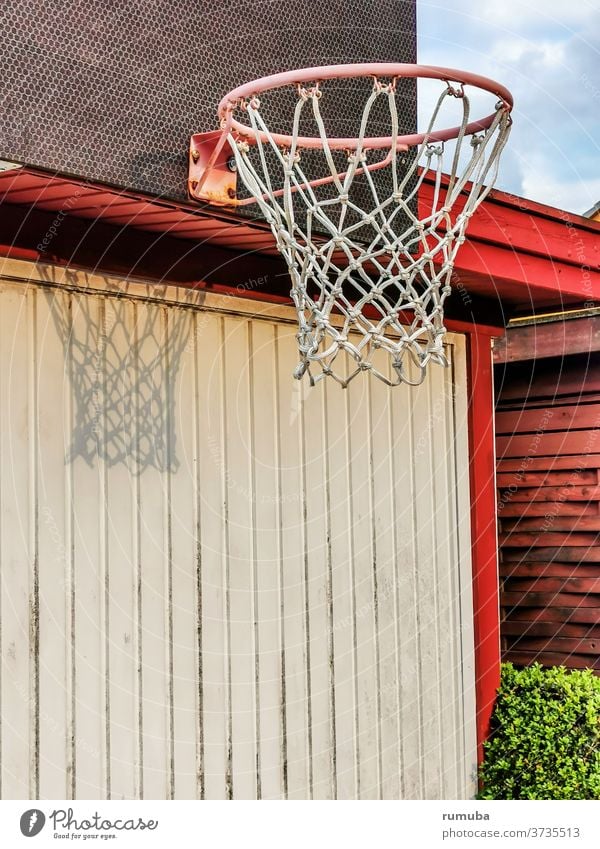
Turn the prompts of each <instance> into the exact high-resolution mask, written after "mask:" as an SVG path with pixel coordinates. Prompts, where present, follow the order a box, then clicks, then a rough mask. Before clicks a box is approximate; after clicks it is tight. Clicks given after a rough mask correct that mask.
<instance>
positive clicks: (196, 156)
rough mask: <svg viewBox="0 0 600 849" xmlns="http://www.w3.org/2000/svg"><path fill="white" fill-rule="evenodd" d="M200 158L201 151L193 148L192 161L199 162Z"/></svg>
mask: <svg viewBox="0 0 600 849" xmlns="http://www.w3.org/2000/svg"><path fill="white" fill-rule="evenodd" d="M199 159H200V151H199V150H196V148H193V149H192V161H193V162H198V160H199Z"/></svg>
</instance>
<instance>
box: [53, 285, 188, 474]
mask: <svg viewBox="0 0 600 849" xmlns="http://www.w3.org/2000/svg"><path fill="white" fill-rule="evenodd" d="M104 279H105V282H106V289H105V290H104V291H101V292H98V291H97V290H96V291H93V290H92V291H90V292H89V293H88V292H85V291H76V292H75V291H58V290H56V289H53V290H46V292H45V296H46V298H47V301H48V306H49V309H50V314H51V316H52V320H53V322H54V325H55V327H56V330H57V332H58V334H59V335H60V338H61V339H62V342H63V346H64V357H65V373H64V379H65V380H68V381H69V384H70V390H71V407H72V432H71V439H70V445H69V447H68V449H67V453H66V458H65V461H66V462H67V463H71V462H73V461H74V460H75V459H76V458H77V457H81V458H82V459H83V460H85V462H86V463H87V464H88V465H90V466H92V465H93V463H94V461H95V460H96V459H101V460H103V461H104V462H105V463H107V464H108V465H109V466H114V465H116V464H118V463H124V464H125V465H127V467H128V468H129V469H130V471H132V472H133V473H135V474H141V473H142V472H143V471H144V469H145V468H147V467H153V468H155V469H158V470H159V471H167V470H168V471H176V470H177V468H178V466H179V461H178V459H177V439H176V430H175V414H174V413H175V410H174V391H175V385H176V381H177V375H178V372H179V368H180V364H181V356H182V354H183V351H184V350H185V347H186V344H187V342H188V340H189V339H190V338H191V333H192V322H193V316H192V314H191V313H190V311H189V310H185V309H173V307H171V306H164V305H160V304H157V303H149V302H147V301H144V300H143V299H141V298H140V295H139V290H140V285H139V284H136V290H137V292H138V294H137V297H136V300H133V299H131V298H128V297H127V289H126V287H125V289H124V287H123V285H122V284H121V285H120V286H118V285H116V284H115V283H114V281H110V280H108V279H106V278H104ZM77 282H78V284H79V287H81V274H80V273H79V274H78V276H77ZM144 288H145V289H146V290H147V297H148V298H151V297H154V298H156V299H159V298H160V297H161V295H162V294H163V293H164V291H165V290H166V288H167V287H166V286H164V287H163V286H160V285H152V286H148V287H144Z"/></svg>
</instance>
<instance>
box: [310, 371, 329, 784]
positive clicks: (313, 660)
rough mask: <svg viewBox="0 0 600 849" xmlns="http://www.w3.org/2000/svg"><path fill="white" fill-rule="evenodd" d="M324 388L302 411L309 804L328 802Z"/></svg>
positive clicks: (326, 524) (316, 393)
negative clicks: (309, 772)
mask: <svg viewBox="0 0 600 849" xmlns="http://www.w3.org/2000/svg"><path fill="white" fill-rule="evenodd" d="M322 389H324V385H322V386H321V389H320V390H319V391H318V392H311V393H309V394H308V396H307V398H306V402H305V404H304V406H303V414H304V415H303V418H304V421H303V426H304V445H305V457H304V464H305V475H306V480H305V488H306V534H307V536H306V555H307V614H308V622H307V624H308V626H309V632H308V635H307V636H308V641H307V642H308V648H309V650H310V657H309V666H310V668H309V670H308V672H309V675H310V706H311V707H310V710H311V743H312V781H313V785H312V787H313V797H314V798H315V799H331V798H333V797H334V776H333V775H332V771H331V755H332V745H333V740H332V733H331V731H332V729H331V718H330V716H329V703H330V692H329V687H330V669H329V647H328V638H329V628H328V605H327V570H328V540H327V531H328V517H327V494H326V489H325V487H326V483H325V478H324V467H325V451H326V450H327V449H326V446H325V444H324V435H323V405H324V391H322Z"/></svg>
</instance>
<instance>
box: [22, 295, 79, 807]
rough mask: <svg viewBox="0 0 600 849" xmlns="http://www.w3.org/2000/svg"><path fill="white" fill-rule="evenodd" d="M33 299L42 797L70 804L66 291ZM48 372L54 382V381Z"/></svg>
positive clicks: (68, 430) (37, 296)
mask: <svg viewBox="0 0 600 849" xmlns="http://www.w3.org/2000/svg"><path fill="white" fill-rule="evenodd" d="M31 294H32V297H34V298H35V301H36V316H35V318H36V324H35V327H34V333H35V351H36V354H37V356H36V358H35V362H34V378H35V381H36V383H37V386H38V405H37V406H38V410H37V416H36V431H37V445H38V448H37V460H38V479H39V503H38V538H39V562H40V570H39V598H40V615H39V629H40V648H39V670H40V696H39V705H40V717H41V722H40V797H41V798H48V797H51V796H52V795H55V794H56V795H64V797H65V798H66V797H67V796H68V794H69V792H70V788H69V786H68V769H67V763H68V762H67V757H68V739H67V727H68V723H67V716H68V701H69V699H68V690H67V666H68V664H69V662H70V658H69V645H70V641H69V639H68V631H69V620H70V610H69V608H70V605H69V600H68V597H67V593H66V586H67V575H68V569H69V565H70V563H69V557H68V550H67V547H66V538H67V531H66V528H67V517H66V509H67V506H66V503H65V453H66V451H67V450H68V442H67V440H68V434H69V433H70V428H69V426H68V425H69V423H68V422H65V421H64V411H65V395H66V394H67V393H68V392H69V383H68V374H67V373H65V367H64V366H65V358H64V352H63V345H64V340H62V339H61V338H60V336H59V334H58V333H57V332H56V329H55V323H54V319H53V316H52V310H58V311H59V312H60V314H61V315H63V316H65V315H68V302H67V295H66V294H65V293H63V292H52V291H44V290H38V291H36V290H33V291H32V293H31ZM47 373H49V374H52V375H53V378H54V379H52V380H48V379H47V377H46V374H47ZM34 440H35V437H34ZM65 443H67V444H65Z"/></svg>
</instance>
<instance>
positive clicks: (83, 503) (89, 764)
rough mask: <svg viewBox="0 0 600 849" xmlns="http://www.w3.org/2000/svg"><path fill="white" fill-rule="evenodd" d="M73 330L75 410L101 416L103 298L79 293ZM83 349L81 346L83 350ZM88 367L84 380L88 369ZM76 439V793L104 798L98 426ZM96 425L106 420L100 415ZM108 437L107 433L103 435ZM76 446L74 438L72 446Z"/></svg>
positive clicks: (74, 542) (101, 573) (88, 796)
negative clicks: (82, 345) (77, 345)
mask: <svg viewBox="0 0 600 849" xmlns="http://www.w3.org/2000/svg"><path fill="white" fill-rule="evenodd" d="M72 333H73V337H74V339H75V340H79V341H81V340H85V344H86V348H85V355H86V357H88V359H86V361H85V363H83V364H82V362H81V359H79V361H78V362H77V363H76V364H75V366H74V368H75V369H78V370H79V375H78V376H79V378H80V380H79V381H77V382H75V383H74V384H72V385H71V389H72V392H74V393H75V392H78V393H79V396H78V398H75V397H74V399H73V405H74V410H75V415H76V416H77V415H79V417H80V418H81V410H82V406H83V405H84V404H85V405H86V413H89V411H90V410H92V409H93V411H94V416H95V417H96V416H97V415H98V410H99V409H100V408H99V405H100V404H101V365H100V363H101V347H100V346H101V340H100V334H101V301H100V299H98V298H95V297H90V298H88V299H87V300H82V299H81V297H80V296H76V297H74V298H73V322H72ZM81 351H82V349H79V353H80V354H81ZM81 372H83V379H81V378H82V374H81ZM77 424H78V428H77V429H76V430H75V434H78V436H75V438H78V439H80V440H81V442H82V443H83V439H84V437H85V440H86V442H85V444H80V445H78V446H77V448H78V449H80V450H82V451H85V453H86V454H87V456H89V457H90V465H88V463H87V462H86V460H85V459H83V458H82V457H80V456H75V457H74V458H70V462H72V463H73V522H74V538H73V545H74V564H75V575H74V583H75V604H76V609H75V651H76V660H75V662H76V667H77V673H76V679H75V687H76V719H75V727H76V743H75V745H76V752H77V771H76V795H77V798H82V799H97V798H104V797H105V793H106V775H105V763H104V757H105V715H104V714H105V689H104V683H105V682H104V634H103V632H102V622H103V615H104V610H103V608H104V594H103V591H104V587H103V564H102V544H101V540H100V522H99V510H101V509H103V503H102V497H101V491H102V490H101V481H100V474H101V467H100V466H99V464H98V462H97V450H96V444H95V440H96V438H97V433H98V432H99V431H98V430H89V431H86V432H85V434H83V433H82V425H81V420H79V421H78V422H77ZM94 426H95V428H97V429H100V428H101V423H100V421H99V420H98V419H97V418H94ZM101 437H102V434H101ZM75 447H76V446H74V445H73V444H72V441H70V445H69V451H70V452H72V451H73V450H74V449H75Z"/></svg>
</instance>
